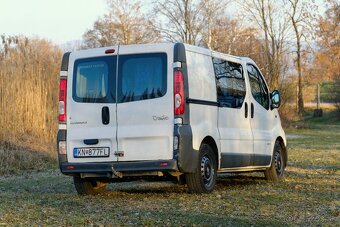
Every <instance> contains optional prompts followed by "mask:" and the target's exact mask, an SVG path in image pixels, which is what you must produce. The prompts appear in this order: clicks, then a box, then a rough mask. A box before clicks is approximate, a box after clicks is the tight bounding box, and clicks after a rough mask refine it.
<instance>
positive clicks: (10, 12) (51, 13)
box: [0, 0, 107, 44]
mask: <svg viewBox="0 0 340 227" xmlns="http://www.w3.org/2000/svg"><path fill="white" fill-rule="evenodd" d="M106 12H107V6H106V1H105V0H0V35H1V34H5V35H19V34H21V35H25V36H30V37H31V36H38V37H40V38H46V39H48V40H50V41H52V42H54V43H56V44H64V43H67V42H69V41H72V40H81V39H82V35H83V34H84V33H85V31H86V30H87V29H90V28H92V26H93V23H94V21H95V20H97V19H98V18H99V17H100V16H102V15H104V14H105V13H106Z"/></svg>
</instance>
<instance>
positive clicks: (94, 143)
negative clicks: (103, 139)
mask: <svg viewBox="0 0 340 227" xmlns="http://www.w3.org/2000/svg"><path fill="white" fill-rule="evenodd" d="M98 142H99V140H98V139H88V140H84V143H85V144H86V145H96V144H98Z"/></svg>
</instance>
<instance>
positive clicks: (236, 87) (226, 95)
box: [213, 58, 246, 108]
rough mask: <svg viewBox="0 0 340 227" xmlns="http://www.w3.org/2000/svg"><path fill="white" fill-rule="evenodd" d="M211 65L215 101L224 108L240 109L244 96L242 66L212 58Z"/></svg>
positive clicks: (244, 85)
mask: <svg viewBox="0 0 340 227" xmlns="http://www.w3.org/2000/svg"><path fill="white" fill-rule="evenodd" d="M213 64H214V70H215V78H216V86H217V101H218V102H220V103H221V105H222V106H225V107H231V108H241V106H242V104H243V101H244V98H245V95H246V84H245V81H244V75H243V68H242V66H241V65H240V64H237V63H233V62H229V61H226V60H223V59H219V58H213Z"/></svg>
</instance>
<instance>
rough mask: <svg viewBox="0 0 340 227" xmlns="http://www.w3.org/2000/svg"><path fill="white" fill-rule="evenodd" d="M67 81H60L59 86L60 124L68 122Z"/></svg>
mask: <svg viewBox="0 0 340 227" xmlns="http://www.w3.org/2000/svg"><path fill="white" fill-rule="evenodd" d="M66 91H67V79H60V84H59V122H66Z"/></svg>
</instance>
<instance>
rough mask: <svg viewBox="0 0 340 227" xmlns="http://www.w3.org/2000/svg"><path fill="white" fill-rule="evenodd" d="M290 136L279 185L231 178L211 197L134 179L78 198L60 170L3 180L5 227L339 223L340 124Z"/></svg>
mask: <svg viewBox="0 0 340 227" xmlns="http://www.w3.org/2000/svg"><path fill="white" fill-rule="evenodd" d="M307 122H308V121H307ZM286 133H287V135H288V143H289V148H288V149H289V167H288V168H287V170H286V177H285V178H284V179H283V180H282V181H281V182H279V183H268V182H266V181H264V179H263V174H260V173H252V174H240V175H234V174H228V175H223V176H220V177H219V179H218V182H217V185H216V189H215V190H214V192H213V193H211V194H204V195H191V194H187V193H186V192H187V191H186V188H185V187H184V186H180V185H177V184H172V183H167V182H156V183H150V182H132V183H116V184H110V185H109V187H108V191H107V192H105V193H102V194H100V195H97V196H78V195H77V194H76V192H75V189H74V187H73V183H72V179H71V178H70V177H67V176H63V175H62V174H60V172H59V170H58V169H56V168H54V169H48V168H47V169H46V170H44V171H31V172H23V171H21V172H19V173H20V174H15V175H7V176H2V177H1V176H0V226H2V225H8V226H12V225H24V226H26V225H47V226H50V225H53V226H60V225H61V226H66V225H68V226H79V225H94V226H101V225H105V226H106V225H111V226H117V225H119V226H129V225H142V226H155V225H156V226H183V225H185V226H197V225H198V226H297V225H298V226H339V225H340V125H339V124H337V123H332V124H327V121H326V122H322V123H318V122H313V120H311V121H310V122H309V123H308V127H305V128H302V129H294V128H290V129H287V130H286Z"/></svg>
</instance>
